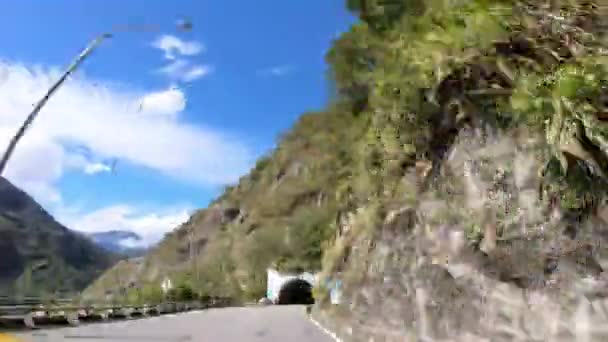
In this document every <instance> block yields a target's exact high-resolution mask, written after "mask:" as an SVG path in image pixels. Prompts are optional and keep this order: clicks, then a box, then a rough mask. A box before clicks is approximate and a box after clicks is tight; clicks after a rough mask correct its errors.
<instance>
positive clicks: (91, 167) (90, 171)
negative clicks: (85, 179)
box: [84, 163, 112, 175]
mask: <svg viewBox="0 0 608 342" xmlns="http://www.w3.org/2000/svg"><path fill="white" fill-rule="evenodd" d="M110 171H112V169H111V168H110V167H109V166H108V165H106V164H102V163H91V164H86V165H85V166H84V173H86V174H87V175H95V174H98V173H102V172H110Z"/></svg>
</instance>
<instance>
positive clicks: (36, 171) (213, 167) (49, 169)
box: [0, 62, 253, 204]
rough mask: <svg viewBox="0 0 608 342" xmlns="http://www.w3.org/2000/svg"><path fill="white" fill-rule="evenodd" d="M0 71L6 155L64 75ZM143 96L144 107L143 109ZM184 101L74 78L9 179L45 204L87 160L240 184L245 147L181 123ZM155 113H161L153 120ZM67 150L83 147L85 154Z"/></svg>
mask: <svg viewBox="0 0 608 342" xmlns="http://www.w3.org/2000/svg"><path fill="white" fill-rule="evenodd" d="M0 70H5V71H6V73H5V74H6V75H7V77H6V79H5V81H4V82H2V83H0V148H1V149H2V150H4V147H5V146H6V145H7V143H8V141H9V139H10V137H11V136H12V134H14V132H15V131H16V129H17V128H18V126H19V125H20V124H21V122H22V121H23V119H24V118H25V116H26V115H27V113H28V112H29V111H30V110H31V108H32V103H34V102H35V101H37V100H38V99H39V98H40V97H41V96H42V95H43V94H44V93H45V92H46V90H47V89H48V87H49V86H50V85H51V83H52V82H53V81H54V80H56V78H57V77H58V75H59V70H58V69H49V68H43V67H34V68H27V67H26V66H24V65H22V64H18V63H2V62H0ZM142 99H143V102H144V103H145V104H146V105H145V108H144V109H145V110H140V108H139V107H140V105H141V103H142ZM151 99H152V100H151ZM184 99H185V96H184V94H183V93H182V92H181V90H177V89H173V90H165V91H162V92H153V93H146V92H141V91H136V90H133V89H128V88H127V87H119V86H116V85H108V84H104V83H103V82H95V81H93V80H88V79H86V78H84V77H77V78H72V79H70V80H68V81H67V82H66V83H65V84H64V86H63V87H62V88H61V89H59V91H58V92H57V93H56V94H55V96H54V97H53V98H51V99H50V101H49V102H48V104H47V106H46V107H44V108H43V109H42V111H41V113H40V116H39V117H38V119H37V120H36V121H35V122H34V124H33V125H32V127H31V128H30V130H29V132H28V133H27V134H26V136H25V137H24V139H23V140H22V141H21V142H20V144H19V145H18V146H17V149H16V151H15V154H14V157H13V159H12V160H11V161H10V162H9V164H8V167H7V170H6V175H7V177H8V178H9V179H10V180H12V181H13V182H14V183H15V184H16V185H17V186H20V187H22V188H24V189H25V190H26V191H28V192H30V193H31V194H32V195H33V196H34V197H35V198H36V199H37V200H39V201H42V202H43V204H44V203H47V204H48V203H51V202H53V201H58V200H59V199H60V195H59V192H58V191H57V190H55V189H54V184H55V183H56V182H57V181H58V180H59V179H60V178H61V177H62V175H63V174H64V172H65V170H66V169H74V168H75V169H80V170H83V171H84V170H86V164H87V163H91V162H95V161H99V160H107V159H110V158H114V159H119V160H124V161H127V162H129V163H131V164H134V165H138V166H142V167H146V168H149V169H153V170H156V171H158V172H161V173H163V174H165V175H167V176H170V177H173V178H176V179H181V180H184V181H188V182H191V183H193V184H199V185H203V186H209V185H211V186H216V185H219V184H224V183H227V182H233V181H235V180H236V179H238V176H239V175H241V174H242V173H244V172H245V171H247V170H248V168H249V166H250V164H251V162H252V160H253V159H252V156H251V154H250V152H249V150H248V148H247V147H246V146H244V145H243V144H241V143H240V142H239V140H238V139H235V138H234V137H232V136H230V135H227V134H225V133H222V132H219V131H215V130H212V129H209V128H205V127H201V126H195V125H191V124H188V123H184V122H182V120H180V117H179V111H181V110H182V109H183V108H184V107H183V106H184V104H183V102H184V101H185V100H184ZM153 112H156V113H163V114H164V115H148V114H149V113H153ZM69 146H82V147H83V148H85V149H86V150H87V151H88V155H86V157H84V156H83V155H81V153H80V152H78V151H77V150H74V149H70V148H69Z"/></svg>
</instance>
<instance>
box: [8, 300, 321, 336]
mask: <svg viewBox="0 0 608 342" xmlns="http://www.w3.org/2000/svg"><path fill="white" fill-rule="evenodd" d="M14 336H16V337H17V339H18V340H19V341H22V342H55V341H57V342H59V341H69V342H95V341H100V342H101V341H103V342H133V341H142V342H146V341H150V342H178V341H192V342H206V341H209V342H219V341H221V342H249V341H252V342H253V341H256V342H271V341H273V342H274V341H277V342H283V341H290V342H291V341H293V342H304V341H306V342H333V339H332V338H331V337H330V336H328V335H327V334H326V333H324V332H323V331H322V330H320V329H319V328H317V326H315V325H314V324H313V323H312V322H311V321H310V320H309V319H308V316H307V315H306V310H305V307H303V306H267V307H239V308H223V309H210V310H205V311H196V312H188V313H182V314H177V315H165V316H159V317H152V318H146V319H139V320H130V321H121V322H115V323H99V324H90V325H85V326H80V327H73V328H60V329H49V330H39V331H33V332H24V333H19V334H15V335H14Z"/></svg>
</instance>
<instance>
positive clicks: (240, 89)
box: [0, 0, 354, 242]
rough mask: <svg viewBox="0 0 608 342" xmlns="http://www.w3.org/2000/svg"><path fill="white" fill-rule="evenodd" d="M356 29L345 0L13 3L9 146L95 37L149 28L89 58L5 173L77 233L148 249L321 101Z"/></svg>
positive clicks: (0, 98)
mask: <svg viewBox="0 0 608 342" xmlns="http://www.w3.org/2000/svg"><path fill="white" fill-rule="evenodd" d="M182 18H187V19H189V20H191V21H192V23H193V25H194V26H193V30H192V31H191V32H182V31H179V30H178V29H176V25H175V23H176V21H178V20H180V19H182ZM353 21H354V18H353V17H352V16H351V15H350V14H349V13H347V12H346V10H345V9H344V4H343V1H340V0H334V1H327V0H311V1H278V0H257V1H245V0H240V1H235V0H222V1H219V0H215V1H209V0H206V1H204V0H198V1H172V2H168V1H160V0H131V1H115V0H103V1H101V0H88V1H76V0H70V1H68V0H63V1H60V0H57V1H33V0H22V1H19V2H14V3H13V4H12V5H11V6H6V8H5V9H3V20H1V21H0V47H1V49H0V144H2V146H5V145H6V142H7V141H8V138H9V137H10V135H11V134H12V132H13V131H14V130H15V129H16V127H17V126H18V125H19V123H20V121H21V120H22V119H23V118H24V117H25V115H27V112H28V110H29V109H30V108H31V105H32V103H34V102H35V101H37V100H38V99H39V97H40V96H41V95H42V94H43V92H44V91H45V90H46V88H47V87H48V86H49V85H50V83H51V82H52V81H54V80H55V79H56V78H57V76H58V75H59V73H60V72H61V71H63V69H64V68H65V66H66V65H67V64H68V63H69V62H70V61H71V60H72V59H73V58H74V56H75V55H76V54H77V53H79V52H80V50H81V49H82V48H84V46H85V45H86V44H87V42H89V41H90V40H91V39H92V38H93V37H95V36H96V35H98V34H99V33H101V32H106V31H109V30H112V29H113V28H116V27H125V26H126V25H138V26H143V27H147V28H150V30H147V31H146V32H118V33H117V34H116V35H115V36H114V38H112V39H111V40H109V41H107V42H105V43H104V44H103V45H102V46H101V47H100V48H99V50H97V51H96V52H95V53H94V55H93V56H92V57H91V58H90V59H89V60H87V61H86V63H85V64H84V66H83V68H82V69H81V70H80V71H79V72H78V73H77V74H76V75H74V77H73V78H71V79H70V80H69V81H68V82H67V83H66V85H65V86H64V87H63V88H62V89H60V91H59V92H58V93H57V96H56V97H55V98H53V99H52V100H51V101H50V102H49V104H48V106H47V107H46V108H45V109H43V111H42V112H41V114H40V117H39V120H38V121H37V122H36V123H35V124H34V126H33V127H32V129H31V131H30V132H29V134H28V136H27V137H26V139H24V141H23V143H22V144H21V145H20V146H19V147H18V149H17V152H16V153H15V157H14V159H13V160H12V161H11V163H10V164H9V168H8V170H7V174H6V175H7V177H8V178H9V179H10V180H11V181H13V182H14V183H15V184H17V185H18V186H20V187H22V188H23V189H25V190H26V191H27V192H28V193H30V194H31V195H32V196H34V197H35V198H36V199H37V200H38V201H39V202H41V203H42V204H43V205H44V206H45V207H46V208H48V209H49V210H50V211H51V213H53V214H54V215H55V216H56V217H57V218H58V219H59V220H60V221H62V222H64V223H65V224H66V225H68V226H69V227H70V228H73V229H77V230H82V231H100V230H110V229H128V230H133V231H136V232H137V233H140V234H141V235H145V241H146V242H154V241H156V240H158V238H159V237H161V236H162V234H163V233H164V232H166V231H167V230H169V229H171V228H173V227H174V226H175V225H177V224H178V223H179V222H180V221H183V220H184V219H185V218H187V216H188V213H189V212H191V210H193V209H195V208H200V207H204V206H206V204H207V203H208V202H209V201H210V200H211V199H212V198H213V197H215V196H217V195H218V194H219V192H220V191H221V189H222V186H223V184H225V183H226V182H231V180H235V179H236V178H237V177H238V176H239V175H241V174H243V173H245V172H246V171H247V170H248V169H249V167H250V166H251V165H252V164H253V163H254V161H255V159H256V158H257V157H259V156H260V155H261V154H262V153H264V152H266V151H268V150H269V149H270V148H272V147H273V146H274V144H275V142H276V138H277V136H278V135H279V134H280V133H281V132H282V131H284V130H286V129H288V128H289V127H290V126H291V125H292V124H293V123H294V121H295V120H296V119H297V117H298V116H299V115H300V114H301V113H303V112H305V111H308V110H315V109H319V108H321V107H323V105H324V104H325V103H326V101H327V94H328V81H327V78H326V68H327V67H326V65H325V63H324V53H325V51H326V50H327V48H328V47H329V46H330V44H331V40H332V39H333V38H335V37H336V36H337V34H339V33H340V32H342V31H344V30H347V29H348V27H349V26H350V25H351V24H352V23H353ZM2 148H4V147H2ZM114 160H116V168H115V170H114V172H108V170H109V169H110V167H111V165H112V162H113V161H114Z"/></svg>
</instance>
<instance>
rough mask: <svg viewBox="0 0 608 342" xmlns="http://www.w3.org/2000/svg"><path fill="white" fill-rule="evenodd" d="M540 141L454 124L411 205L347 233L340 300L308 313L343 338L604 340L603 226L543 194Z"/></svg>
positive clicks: (607, 325) (607, 324)
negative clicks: (454, 133)
mask: <svg viewBox="0 0 608 342" xmlns="http://www.w3.org/2000/svg"><path fill="white" fill-rule="evenodd" d="M544 149H545V144H544V142H543V140H542V139H540V138H538V137H537V136H531V135H528V134H526V132H521V131H517V132H510V133H509V134H505V133H494V134H484V135H479V134H478V133H475V132H474V131H472V130H463V131H461V133H460V134H459V136H458V137H457V139H456V141H455V143H454V144H453V146H452V148H451V150H450V151H449V154H448V156H447V158H446V161H445V163H444V165H443V167H442V169H441V172H440V173H439V175H438V177H437V178H436V179H434V180H433V182H431V186H430V187H429V188H428V189H427V191H425V192H423V193H419V195H418V201H417V203H416V204H415V205H411V206H406V207H403V208H401V209H399V210H395V211H392V212H389V213H386V214H381V215H382V216H383V222H381V223H380V224H377V225H376V226H375V227H374V229H371V230H368V231H366V232H362V231H361V230H357V229H356V228H353V229H344V230H345V231H348V232H349V233H347V234H351V235H352V236H351V237H350V238H351V239H352V241H353V243H352V248H351V249H350V253H349V256H348V258H347V260H346V261H344V263H343V264H342V265H341V268H342V269H343V273H342V274H343V285H344V293H343V300H342V303H341V304H339V305H331V304H329V303H328V302H327V301H322V302H321V303H318V305H317V307H316V308H315V310H314V315H315V316H316V317H317V318H318V319H319V320H320V321H321V322H323V323H324V324H326V325H327V326H328V327H329V328H330V329H332V330H334V331H336V333H337V334H338V335H339V336H341V337H343V338H344V339H345V340H347V341H404V340H409V341H425V340H426V341H574V340H576V341H602V340H606V338H608V315H607V314H608V302H607V301H606V300H605V299H603V295H602V292H606V290H607V289H608V287H606V286H605V284H606V283H605V279H606V278H605V277H604V274H603V273H602V271H603V267H602V265H606V261H608V259H606V247H605V246H606V242H607V241H606V239H607V238H608V235H607V234H606V233H607V232H608V226H606V224H605V223H604V221H603V220H602V219H601V218H600V217H599V216H594V215H590V216H587V217H580V215H579V216H578V217H574V215H573V213H569V212H565V211H563V210H560V209H559V208H558V207H555V206H552V205H551V203H550V201H548V200H547V199H543V198H542V196H541V193H540V192H539V189H540V184H539V182H540V177H539V173H538V171H539V170H540V169H541V167H542V164H541V160H542V158H540V157H541V156H542V155H543V153H544V152H545V151H544ZM363 211H365V209H363ZM365 217H366V216H365V215H359V216H355V217H354V219H353V220H352V222H350V223H349V224H350V225H352V226H357V225H358V224H361V223H360V221H361V220H364V219H365ZM573 217H574V218H573ZM604 267H606V266H604Z"/></svg>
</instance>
